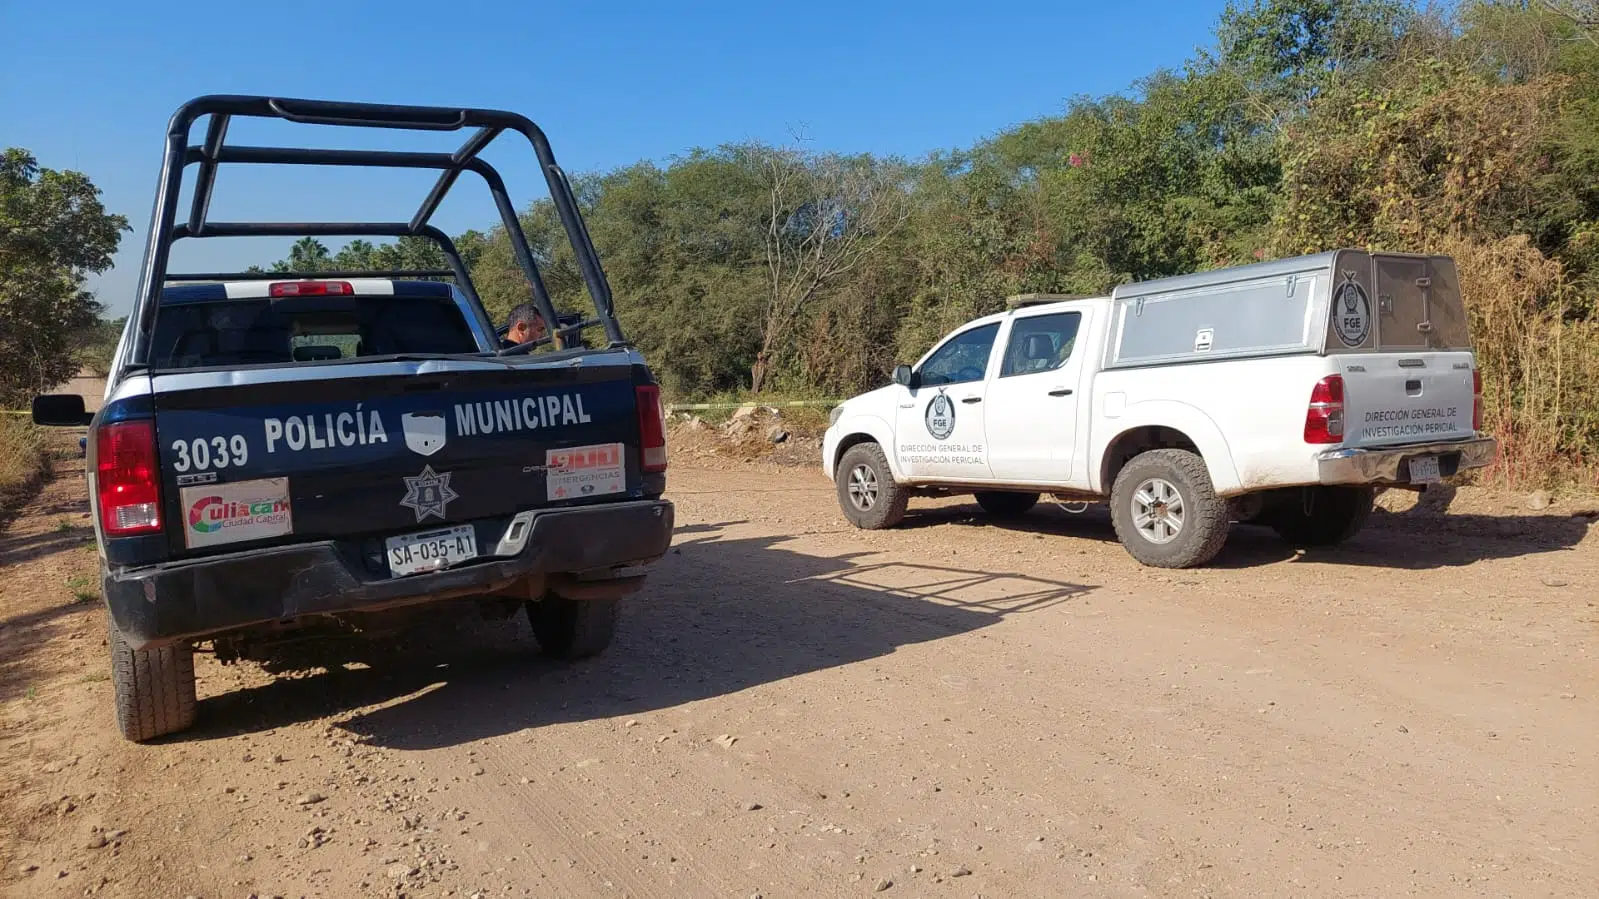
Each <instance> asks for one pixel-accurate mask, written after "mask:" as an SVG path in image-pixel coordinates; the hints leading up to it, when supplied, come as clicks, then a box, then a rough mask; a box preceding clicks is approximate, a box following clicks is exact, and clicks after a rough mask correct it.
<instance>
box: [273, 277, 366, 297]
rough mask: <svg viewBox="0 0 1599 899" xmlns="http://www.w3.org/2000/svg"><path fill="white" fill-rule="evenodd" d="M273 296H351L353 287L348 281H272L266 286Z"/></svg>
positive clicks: (353, 290)
mask: <svg viewBox="0 0 1599 899" xmlns="http://www.w3.org/2000/svg"><path fill="white" fill-rule="evenodd" d="M267 290H268V292H270V293H271V295H272V296H275V297H326V296H352V295H354V294H355V288H354V287H352V286H351V285H350V282H348V281H274V282H273V283H272V284H270V285H268V286H267Z"/></svg>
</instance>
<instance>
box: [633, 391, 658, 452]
mask: <svg viewBox="0 0 1599 899" xmlns="http://www.w3.org/2000/svg"><path fill="white" fill-rule="evenodd" d="M633 391H634V395H635V396H636V398H637V401H638V436H639V470H640V471H643V472H644V473H645V474H654V473H658V472H662V471H665V470H666V409H665V408H664V407H663V406H662V405H661V388H659V387H657V386H655V385H654V384H639V385H638V386H636V387H634V388H633Z"/></svg>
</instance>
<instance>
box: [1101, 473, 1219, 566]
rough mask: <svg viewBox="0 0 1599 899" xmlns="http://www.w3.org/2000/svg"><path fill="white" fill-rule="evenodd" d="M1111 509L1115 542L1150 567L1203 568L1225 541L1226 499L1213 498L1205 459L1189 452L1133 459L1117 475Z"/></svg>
mask: <svg viewBox="0 0 1599 899" xmlns="http://www.w3.org/2000/svg"><path fill="white" fill-rule="evenodd" d="M1110 508H1111V523H1112V524H1113V525H1114V526H1115V528H1116V537H1117V539H1119V540H1120V541H1121V544H1122V546H1123V547H1124V548H1125V549H1126V550H1127V552H1128V554H1129V555H1131V556H1132V557H1133V558H1134V559H1137V560H1138V561H1139V562H1141V563H1142V564H1144V565H1148V566H1150V567H1152V568H1193V567H1195V566H1198V565H1203V564H1205V563H1206V562H1209V561H1210V560H1211V559H1214V558H1215V557H1216V554H1217V553H1219V552H1221V548H1222V544H1224V543H1226V542H1227V531H1228V526H1229V521H1228V515H1227V501H1226V500H1224V499H1222V498H1221V497H1219V496H1217V495H1216V490H1215V488H1214V487H1213V486H1212V485H1211V483H1210V472H1209V471H1207V470H1206V468H1205V461H1204V460H1203V459H1201V458H1200V457H1199V456H1197V455H1195V454H1193V453H1191V452H1188V451H1187V450H1177V449H1158V450H1151V451H1149V452H1147V453H1142V454H1140V455H1138V456H1135V457H1133V459H1132V460H1131V461H1129V462H1128V463H1127V464H1126V465H1124V466H1122V470H1121V472H1120V473H1119V474H1117V475H1116V483H1115V486H1113V487H1112V488H1111V495H1110Z"/></svg>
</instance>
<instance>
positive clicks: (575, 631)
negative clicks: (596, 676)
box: [527, 594, 621, 660]
mask: <svg viewBox="0 0 1599 899" xmlns="http://www.w3.org/2000/svg"><path fill="white" fill-rule="evenodd" d="M620 605H621V600H618V599H567V598H565V597H563V596H556V595H554V594H550V595H548V596H546V597H544V598H543V599H540V600H537V601H535V602H530V603H528V604H527V620H528V624H530V625H532V627H533V639H535V640H537V641H539V649H541V650H543V651H544V654H545V655H547V656H549V657H550V658H553V659H566V660H572V659H582V658H587V657H588V656H592V655H598V654H599V653H600V652H601V651H602V650H604V649H605V647H607V646H609V645H611V638H612V637H613V636H615V634H616V618H617V610H618V607H619V606H620Z"/></svg>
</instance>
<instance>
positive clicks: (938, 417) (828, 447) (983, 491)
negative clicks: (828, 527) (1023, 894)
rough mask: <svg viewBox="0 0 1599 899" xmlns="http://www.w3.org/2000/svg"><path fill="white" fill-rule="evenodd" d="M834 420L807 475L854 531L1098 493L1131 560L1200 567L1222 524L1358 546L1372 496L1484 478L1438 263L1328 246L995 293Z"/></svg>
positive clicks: (1470, 381) (1463, 331)
mask: <svg viewBox="0 0 1599 899" xmlns="http://www.w3.org/2000/svg"><path fill="white" fill-rule="evenodd" d="M1008 305H1009V306H1010V308H1009V309H1008V310H1007V311H1006V312H1003V313H1000V314H997V315H990V316H987V317H984V318H980V319H977V320H976V321H972V322H969V323H967V324H965V325H963V326H962V327H960V328H958V329H956V330H955V331H954V332H953V333H951V334H950V335H949V336H947V337H946V338H944V340H943V341H941V342H940V343H939V344H938V345H937V346H935V347H933V349H932V350H931V351H929V352H928V353H927V355H925V356H923V357H922V359H921V360H920V361H918V362H917V363H916V364H915V365H913V366H904V365H901V366H899V367H897V368H896V369H895V370H894V383H892V384H890V385H889V386H886V387H883V388H881V389H878V390H874V391H871V392H870V393H865V394H862V395H860V396H857V397H853V398H851V399H849V400H847V401H845V402H844V403H842V404H841V405H839V406H838V407H837V408H835V409H834V410H833V412H832V420H831V424H830V426H829V427H828V430H827V434H826V437H825V438H824V441H823V447H822V463H823V467H824V468H825V469H826V471H827V474H828V476H829V477H830V478H832V479H833V482H834V484H835V485H836V487H837V492H838V499H839V505H840V506H841V507H842V509H843V512H844V515H845V517H846V518H848V519H849V520H850V522H852V523H853V524H855V525H856V526H858V527H862V528H888V527H893V526H894V525H896V524H898V523H899V522H900V520H901V519H902V518H903V517H904V515H905V509H906V504H907V502H908V500H909V499H910V497H911V496H912V495H950V494H975V497H976V499H977V502H978V504H979V505H981V506H982V508H983V509H984V510H985V511H986V512H987V513H989V514H991V515H996V516H1015V515H1020V514H1022V513H1024V512H1026V511H1027V510H1029V509H1030V508H1032V507H1033V505H1034V504H1035V503H1037V502H1038V500H1039V497H1040V496H1041V495H1044V494H1049V495H1052V496H1054V497H1056V498H1057V499H1060V500H1063V501H1076V502H1082V501H1101V500H1105V499H1108V500H1109V502H1110V507H1111V519H1112V522H1113V523H1114V526H1115V529H1116V535H1117V537H1118V538H1119V539H1120V540H1121V543H1122V545H1123V546H1124V547H1126V549H1127V551H1128V552H1129V553H1130V554H1131V555H1132V556H1133V558H1135V559H1137V560H1138V561H1139V562H1141V563H1143V564H1145V565H1151V566H1157V567H1162V568H1186V567H1193V566H1198V565H1204V564H1205V563H1207V562H1209V561H1210V560H1211V559H1212V558H1214V557H1215V555H1216V554H1217V553H1218V552H1219V551H1220V550H1221V547H1222V544H1223V543H1224V542H1225V541H1226V539H1227V534H1228V531H1229V528H1230V525H1231V523H1232V522H1233V521H1248V522H1255V523H1259V524H1265V525H1269V526H1271V527H1273V528H1275V529H1276V530H1277V532H1278V533H1279V534H1280V535H1282V537H1283V538H1285V539H1287V540H1289V541H1290V542H1292V543H1294V544H1296V545H1300V546H1327V545H1332V544H1336V543H1339V542H1342V541H1344V540H1346V539H1348V538H1349V537H1351V536H1353V535H1354V534H1355V533H1356V532H1357V531H1358V530H1359V529H1360V528H1361V526H1362V525H1363V524H1364V523H1365V521H1366V519H1367V517H1368V516H1369V515H1370V513H1371V509H1372V502H1373V499H1374V497H1375V493H1376V488H1377V487H1379V486H1388V487H1399V488H1404V489H1425V487H1426V485H1428V484H1432V483H1436V482H1438V481H1440V480H1442V479H1444V478H1448V477H1451V476H1453V475H1455V474H1457V473H1459V472H1462V471H1465V470H1467V469H1471V468H1479V467H1482V466H1485V465H1488V464H1489V463H1491V462H1492V461H1493V459H1494V456H1495V453H1496V450H1497V445H1496V443H1495V441H1494V440H1493V438H1491V437H1487V436H1484V435H1483V434H1482V433H1481V432H1480V429H1481V427H1482V397H1481V390H1482V381H1481V377H1480V375H1479V374H1478V372H1477V367H1476V363H1475V359H1474V357H1473V354H1472V351H1471V343H1470V338H1469V334H1468V329H1467V322H1466V312H1465V306H1464V304H1463V302H1462V300H1461V294H1460V284H1459V279H1458V276H1457V274H1456V270H1455V265H1454V262H1453V261H1452V260H1451V259H1449V258H1448V257H1443V256H1421V255H1409V254H1390V253H1367V252H1364V251H1360V250H1338V251H1333V252H1328V253H1321V254H1317V255H1313V256H1303V257H1298V258H1294V259H1285V260H1280V261H1276V262H1267V263H1260V264H1256V265H1248V266H1240V267H1236V268H1231V269H1223V270H1219V271H1213V272H1205V273H1201V274H1196V275H1185V276H1181V277H1175V278H1166V279H1161V280H1157V281H1145V282H1139V283H1135V284H1126V285H1122V286H1120V287H1118V288H1116V289H1115V290H1114V291H1112V293H1111V294H1110V296H1105V297H1090V298H1070V297H1058V296H1049V295H1042V296H1041V295H1028V296H1025V297H1015V298H1012V300H1011V302H1010V303H1009V304H1008Z"/></svg>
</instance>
